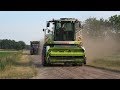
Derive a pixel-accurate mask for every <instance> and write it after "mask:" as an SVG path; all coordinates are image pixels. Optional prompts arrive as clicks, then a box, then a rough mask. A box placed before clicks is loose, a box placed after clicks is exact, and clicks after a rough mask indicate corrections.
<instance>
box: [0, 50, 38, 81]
mask: <svg viewBox="0 0 120 90" xmlns="http://www.w3.org/2000/svg"><path fill="white" fill-rule="evenodd" d="M34 75H36V68H35V67H34V65H33V64H32V61H31V59H30V58H29V57H28V55H24V54H23V53H22V52H21V51H18V52H10V51H8V52H7V51H5V52H0V78H3V79H4V78H10V79H15V78H18V79H21V78H30V77H33V76H34Z"/></svg>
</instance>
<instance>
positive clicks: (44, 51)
mask: <svg viewBox="0 0 120 90" xmlns="http://www.w3.org/2000/svg"><path fill="white" fill-rule="evenodd" d="M42 65H43V66H47V62H46V46H43V50H42Z"/></svg>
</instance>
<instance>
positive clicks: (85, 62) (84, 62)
mask: <svg viewBox="0 0 120 90" xmlns="http://www.w3.org/2000/svg"><path fill="white" fill-rule="evenodd" d="M84 64H85V65H86V57H84Z"/></svg>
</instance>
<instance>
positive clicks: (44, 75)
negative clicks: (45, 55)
mask: <svg viewBox="0 0 120 90" xmlns="http://www.w3.org/2000/svg"><path fill="white" fill-rule="evenodd" d="M30 57H31V58H32V59H33V62H34V64H35V66H36V67H37V68H38V75H37V76H35V77H33V78H32V79H120V73H118V72H112V71H109V70H103V69H98V68H94V67H89V66H51V67H44V66H42V64H41V57H40V56H39V55H32V56H30Z"/></svg>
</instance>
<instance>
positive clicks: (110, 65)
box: [88, 52, 120, 71]
mask: <svg viewBox="0 0 120 90" xmlns="http://www.w3.org/2000/svg"><path fill="white" fill-rule="evenodd" d="M88 65H91V66H95V67H102V68H105V69H110V70H117V71H120V52H117V53H114V54H112V55H108V56H104V57H101V58H96V59H94V60H93V61H92V62H90V63H88Z"/></svg>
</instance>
